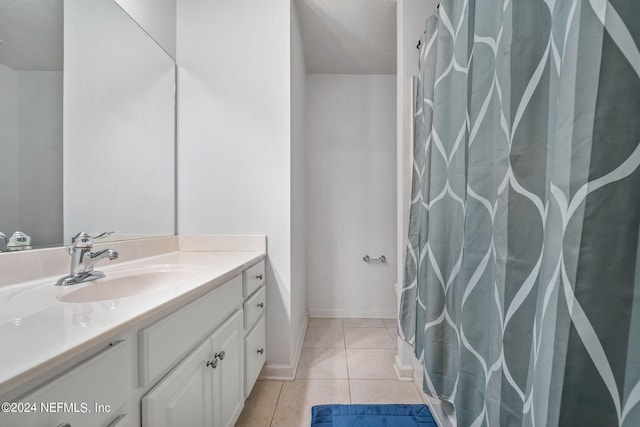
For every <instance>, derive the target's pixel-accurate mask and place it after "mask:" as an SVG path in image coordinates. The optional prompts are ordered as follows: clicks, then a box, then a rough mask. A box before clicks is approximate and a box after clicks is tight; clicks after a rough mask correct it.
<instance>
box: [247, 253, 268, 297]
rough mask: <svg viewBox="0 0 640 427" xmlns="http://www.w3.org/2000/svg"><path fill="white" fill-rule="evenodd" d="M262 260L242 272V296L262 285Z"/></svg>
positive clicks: (263, 276) (249, 293)
mask: <svg viewBox="0 0 640 427" xmlns="http://www.w3.org/2000/svg"><path fill="white" fill-rule="evenodd" d="M264 278H265V275H264V261H260V262H259V263H257V264H256V265H254V266H253V267H249V268H247V269H246V270H245V271H243V272H242V287H243V291H244V297H245V298H246V297H248V296H249V295H251V294H252V293H254V292H255V290H256V289H258V288H259V287H260V286H262V285H264Z"/></svg>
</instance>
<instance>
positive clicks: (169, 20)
mask: <svg viewBox="0 0 640 427" xmlns="http://www.w3.org/2000/svg"><path fill="white" fill-rule="evenodd" d="M115 1H116V3H118V4H119V5H120V7H122V8H123V9H124V10H125V11H126V12H127V13H128V14H129V15H130V16H131V17H132V18H133V19H134V20H135V21H136V22H137V23H138V24H139V25H140V26H141V27H142V28H143V29H144V30H145V31H146V32H147V33H148V34H149V35H150V36H151V37H152V38H153V39H154V40H155V41H156V43H158V44H159V45H160V47H162V49H164V50H165V52H167V53H168V54H169V56H171V58H173V59H175V58H176V0H115Z"/></svg>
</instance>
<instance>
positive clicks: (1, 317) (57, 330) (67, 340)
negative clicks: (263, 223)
mask: <svg viewBox="0 0 640 427" xmlns="http://www.w3.org/2000/svg"><path fill="white" fill-rule="evenodd" d="M265 255H266V254H265V252H264V251H260V250H257V251H220V250H216V251H210V252H209V251H198V252H195V251H194V252H190V251H176V252H170V253H165V254H161V255H156V256H151V257H147V258H139V259H136V260H133V261H128V262H122V263H119V264H116V265H112V266H109V265H108V263H101V264H99V265H98V266H96V270H99V271H102V272H104V273H105V274H106V279H107V280H108V279H109V277H110V275H111V277H117V276H118V275H119V274H120V275H122V274H124V272H131V271H134V272H135V271H148V270H153V271H157V272H159V273H162V272H163V271H168V272H169V273H171V271H172V269H176V268H177V269H178V270H181V269H184V270H185V271H188V272H189V274H187V275H181V274H177V275H172V274H167V276H168V277H167V279H166V280H173V282H172V283H170V284H167V286H166V287H164V288H162V289H154V290H152V291H149V292H145V293H141V294H140V295H132V296H127V297H124V298H119V299H109V298H106V299H102V300H100V301H97V302H90V303H84V302H83V303H78V302H63V301H60V298H65V295H68V294H69V293H71V292H75V291H77V290H78V289H82V288H83V287H87V286H91V285H93V284H96V283H99V282H100V280H105V279H100V280H98V281H94V282H87V283H83V284H79V285H73V286H67V287H59V286H55V285H54V284H55V282H56V280H57V279H58V278H59V276H53V277H47V278H43V279H38V280H32V281H29V282H23V283H18V284H14V285H8V286H1V287H0V395H2V394H4V393H7V392H9V391H10V390H12V389H13V388H15V387H18V386H20V385H22V384H25V383H26V382H27V381H30V380H32V379H34V378H36V377H38V376H40V375H42V374H44V373H46V372H47V371H48V370H50V369H52V368H54V367H56V366H59V365H60V364H62V363H63V362H65V361H66V360H68V359H69V358H70V357H72V356H74V355H77V354H79V353H81V352H83V351H87V350H89V349H91V348H93V347H96V346H98V345H100V344H102V343H105V344H106V343H108V342H109V340H110V339H111V338H114V337H115V336H116V335H118V334H119V333H121V332H123V331H125V330H127V329H129V328H131V327H134V326H135V325H137V324H139V323H140V322H142V321H144V320H145V319H149V318H150V317H152V316H154V315H157V314H161V313H166V314H168V313H170V312H172V311H175V310H176V309H178V308H180V307H182V306H184V305H186V304H188V303H189V302H192V301H194V300H195V299H197V298H198V297H200V296H202V295H204V294H205V293H207V292H209V291H211V290H213V289H215V288H217V287H218V286H220V285H221V284H223V283H225V282H226V281H227V280H229V279H230V278H232V277H234V276H236V275H237V274H239V273H240V272H241V271H242V270H243V269H245V268H247V267H249V266H251V265H252V264H255V263H256V262H258V261H259V260H260V259H262V258H263V257H264V256H265ZM169 277H171V278H170V279H169ZM163 280H165V279H163Z"/></svg>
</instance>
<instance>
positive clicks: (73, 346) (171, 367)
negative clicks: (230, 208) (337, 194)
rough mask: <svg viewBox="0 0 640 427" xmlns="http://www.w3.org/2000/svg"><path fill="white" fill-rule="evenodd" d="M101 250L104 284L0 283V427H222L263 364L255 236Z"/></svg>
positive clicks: (261, 286) (260, 249)
mask: <svg viewBox="0 0 640 427" xmlns="http://www.w3.org/2000/svg"><path fill="white" fill-rule="evenodd" d="M154 241H155V244H154ZM107 245H108V246H112V247H114V248H115V249H117V250H118V252H119V253H120V254H121V259H122V260H121V261H120V260H119V262H117V263H116V264H114V265H107V264H103V265H101V266H100V269H101V270H102V271H103V272H104V273H105V274H106V277H105V278H104V279H99V280H96V281H94V282H88V283H84V284H79V285H73V286H68V287H64V288H63V287H57V286H54V283H55V280H54V279H55V276H54V277H47V278H45V279H34V280H27V281H19V282H18V283H15V284H7V283H4V284H3V285H2V286H0V313H2V318H1V319H0V320H1V322H0V343H1V348H2V350H1V353H0V366H2V371H0V402H7V403H5V404H3V407H2V412H0V426H13V425H20V426H52V427H56V426H118V427H122V426H140V425H142V426H153V427H156V426H182V425H201V426H233V425H234V423H235V422H236V420H237V418H238V416H239V415H240V412H241V411H242V408H243V406H244V400H245V398H246V397H247V396H248V395H249V393H250V391H251V389H252V388H253V385H254V384H255V381H256V380H257V377H258V375H259V373H260V370H261V368H262V366H263V364H264V362H265V355H266V353H265V350H266V349H265V316H264V312H265V309H266V306H265V302H266V300H265V296H266V294H265V262H264V258H265V256H266V253H265V244H264V236H255V237H254V236H248V237H239V238H237V239H234V238H217V237H177V236H174V237H168V238H160V239H145V240H141V241H132V242H122V243H106V244H104V246H107ZM145 248H146V249H145ZM59 249H60V250H62V248H59ZM147 249H148V250H147ZM46 251H56V249H50V250H43V251H33V252H32V253H31V255H32V256H31V259H30V261H31V262H35V263H36V265H38V266H39V268H40V269H44V270H47V271H48V272H51V271H52V270H51V269H49V267H47V265H51V266H53V265H55V264H56V261H55V259H58V260H62V259H64V258H62V257H59V258H57V257H58V256H59V254H57V253H55V254H53V255H52V256H53V258H54V259H46V260H45V259H44V258H47V257H46V254H44V252H46ZM128 251H129V252H128ZM127 253H129V254H130V256H129V257H127V255H126V254H127ZM145 255H149V256H145ZM43 257H44V258H43ZM3 260H4V262H5V265H2V264H0V268H3V267H4V268H6V266H7V264H6V263H8V262H9V261H7V260H6V258H4V259H3ZM3 260H0V262H2V261H3ZM25 260H27V258H26V257H25V256H23V257H22V258H15V261H16V263H15V264H19V263H20V262H26V261H25ZM48 263H49V264H48ZM51 268H53V267H51ZM36 270H37V269H36ZM63 271H64V269H63ZM3 272H4V271H3ZM12 274H13V276H12ZM31 274H35V273H31ZM17 276H19V273H16V272H15V271H14V272H13V273H11V272H9V274H8V277H9V279H11V280H13V281H14V282H15V281H16V279H15V277H17ZM3 280H5V281H6V280H7V279H6V278H5V279H3Z"/></svg>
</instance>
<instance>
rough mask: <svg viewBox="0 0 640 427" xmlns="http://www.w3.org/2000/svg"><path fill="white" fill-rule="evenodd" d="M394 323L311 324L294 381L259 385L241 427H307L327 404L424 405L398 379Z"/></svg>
mask: <svg viewBox="0 0 640 427" xmlns="http://www.w3.org/2000/svg"><path fill="white" fill-rule="evenodd" d="M396 343H397V338H396V320H395V319H391V320H387V319H385V320H382V319H309V324H308V326H307V333H306V336H305V339H304V343H303V348H302V354H301V355H300V362H299V364H298V372H297V373H296V378H295V380H294V381H258V382H257V383H256V385H255V387H254V388H253V391H252V392H251V395H250V396H249V398H248V399H247V402H246V404H245V408H244V410H243V412H242V414H241V415H240V419H239V420H238V423H237V424H236V426H237V427H239V426H242V427H309V425H310V424H311V407H312V406H313V405H321V404H327V403H423V401H422V399H421V397H420V394H419V393H418V390H417V389H416V386H415V384H414V383H413V382H400V381H398V380H397V379H396V375H395V371H394V369H393V360H394V357H395V354H396Z"/></svg>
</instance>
